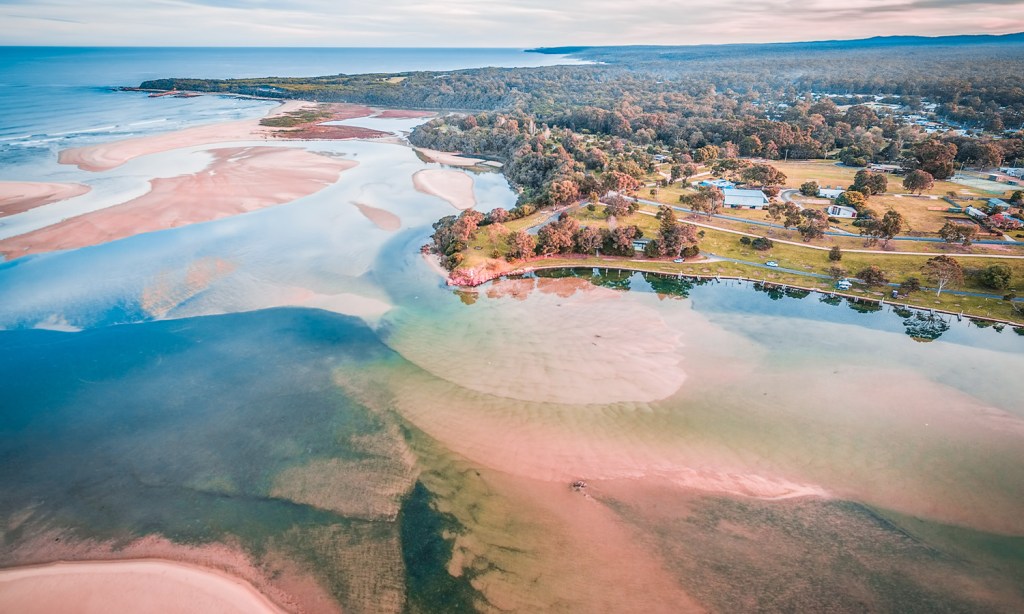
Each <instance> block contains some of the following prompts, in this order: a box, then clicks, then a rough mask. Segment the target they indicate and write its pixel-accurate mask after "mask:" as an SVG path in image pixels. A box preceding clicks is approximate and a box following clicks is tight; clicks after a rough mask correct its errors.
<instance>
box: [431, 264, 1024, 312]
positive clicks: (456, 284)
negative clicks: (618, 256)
mask: <svg viewBox="0 0 1024 614" xmlns="http://www.w3.org/2000/svg"><path fill="white" fill-rule="evenodd" d="M540 260H543V258H538V259H537V260H527V261H525V262H526V263H532V262H538V261H540ZM625 262H628V261H616V260H612V261H609V263H608V264H592V263H591V264H586V263H582V264H579V265H571V264H548V265H545V264H540V265H530V264H527V265H526V266H520V267H516V268H513V269H509V270H504V271H481V273H482V275H480V274H473V275H470V276H462V277H459V278H456V277H454V275H453V273H454V271H446V275H445V281H446V283H447V284H448V285H449V286H450V287H453V288H458V289H472V288H477V287H479V286H482V285H484V284H486V283H488V282H492V281H495V280H498V279H501V278H503V277H515V276H519V275H529V274H530V273H534V272H536V271H551V270H557V269H574V268H595V269H610V270H613V271H628V272H633V273H653V274H655V275H661V276H664V277H683V278H687V279H696V280H700V281H723V280H729V281H743V282H749V283H752V284H761V285H763V286H764V287H766V288H779V289H794V290H804V291H807V292H815V293H817V294H822V295H825V296H839V297H842V298H845V299H847V300H853V301H856V302H858V303H875V304H877V305H879V306H881V305H892V306H894V307H901V308H904V309H913V310H916V311H925V312H929V313H933V314H935V313H941V314H945V315H949V316H954V317H956V318H957V319H958V320H959V319H961V318H967V319H969V320H981V321H984V322H993V323H995V324H1005V325H1007V326H1012V327H1015V328H1016V327H1024V322H1016V321H1014V320H1004V319H1001V318H993V317H989V316H982V315H972V314H970V313H967V312H966V311H960V312H956V311H949V310H948V309H941V308H938V307H926V306H924V305H915V304H913V303H907V302H899V301H888V300H885V298H871V297H867V296H860V295H857V294H850V293H846V292H841V291H836V290H832V291H826V290H822V289H821V288H811V287H807V286H800V285H796V284H790V283H782V282H775V281H767V280H764V279H754V278H753V277H745V276H742V275H705V274H700V273H686V272H683V271H679V272H669V271H654V270H651V269H645V268H640V267H636V266H629V265H628V264H625ZM442 270H443V269H442Z"/></svg>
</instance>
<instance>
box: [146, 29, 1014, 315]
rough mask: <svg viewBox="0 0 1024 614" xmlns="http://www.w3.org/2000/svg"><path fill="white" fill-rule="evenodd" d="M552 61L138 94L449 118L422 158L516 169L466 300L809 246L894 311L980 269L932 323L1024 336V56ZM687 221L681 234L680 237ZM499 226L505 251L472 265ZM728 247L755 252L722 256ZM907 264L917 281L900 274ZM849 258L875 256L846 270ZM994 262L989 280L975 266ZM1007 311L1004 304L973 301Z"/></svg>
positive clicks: (960, 51) (654, 50)
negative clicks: (625, 270) (1002, 321)
mask: <svg viewBox="0 0 1024 614" xmlns="http://www.w3.org/2000/svg"><path fill="white" fill-rule="evenodd" d="M536 51H537V52H541V53H555V54H567V55H568V58H569V59H570V60H571V61H574V62H577V63H575V64H567V65H562V66H549V67H540V68H483V69H470V70H457V71H421V72H405V73H394V74H363V75H344V74H339V75H333V76H324V77H315V78H278V77H267V78H259V79H232V80H203V79H159V80H154V81H147V82H145V83H142V84H141V86H140V87H141V88H143V89H151V90H161V91H169V90H178V91H194V92H213V93H222V94H239V95H249V96H259V97H264V98H272V99H273V98H279V99H304V100H314V101H318V102H348V103H359V104H365V105H372V106H380V107H402V108H418V109H430V110H437V111H445V112H446V113H442V114H441V115H440V116H439V117H438V118H436V119H433V120H431V121H429V122H427V123H425V124H423V125H421V126H419V127H418V128H416V130H415V131H414V132H413V133H412V134H411V136H410V138H409V140H410V142H411V143H412V144H413V145H416V146H420V147H425V148H430V149H435V150H442V151H450V152H462V153H466V154H471V155H473V156H479V157H484V158H489V159H493V160H497V161H500V162H502V163H503V169H502V172H503V173H504V174H505V176H506V177H507V178H508V180H509V182H510V183H511V184H512V186H513V187H514V188H515V189H516V190H517V192H518V193H519V201H518V205H517V207H515V209H513V210H510V211H504V210H499V211H497V212H493V213H492V214H488V215H486V216H481V215H480V214H476V213H475V212H474V213H464V214H463V215H462V216H461V217H460V218H451V219H448V220H442V222H441V223H440V224H439V226H438V229H439V230H438V233H437V234H436V235H435V241H436V244H437V245H436V249H437V250H438V251H439V253H440V254H441V256H442V261H443V262H444V263H445V264H446V265H447V266H448V267H450V268H452V269H461V270H462V273H463V275H462V276H461V277H458V276H456V277H457V278H459V279H464V280H467V281H469V282H475V281H479V280H480V279H484V278H489V277H493V276H495V275H497V274H499V273H501V272H502V271H507V270H509V267H502V266H497V265H495V263H496V262H500V261H509V262H514V261H522V260H529V259H530V258H534V257H537V256H541V257H548V258H550V257H554V256H569V255H572V254H575V255H576V257H587V256H588V254H589V255H595V254H601V250H602V249H603V254H602V255H603V256H609V255H613V256H618V257H620V258H629V257H631V256H632V255H633V254H634V253H637V254H638V255H639V256H641V257H646V258H649V259H659V258H660V259H668V260H679V259H680V258H681V257H682V258H686V257H688V256H692V255H693V252H694V251H696V252H698V253H699V252H701V251H703V252H708V251H709V250H708V247H709V246H714V248H715V250H716V251H715V254H717V255H718V256H726V257H729V258H732V260H734V261H735V262H736V263H742V262H754V261H758V260H760V261H764V260H765V259H766V258H770V257H772V255H773V254H778V253H780V252H779V251H778V250H777V249H776V251H775V252H771V251H767V252H766V251H765V250H756V249H753V248H752V247H751V246H752V245H755V241H757V240H759V239H763V241H759V242H758V243H756V245H760V246H764V245H768V244H770V245H773V246H774V245H776V243H779V242H782V243H783V244H786V243H788V242H790V240H791V239H792V240H795V241H793V242H795V243H797V244H798V245H799V244H801V243H803V244H806V247H807V248H812V249H817V250H826V251H828V250H830V249H832V252H833V257H834V258H835V259H829V260H826V259H824V258H821V262H818V261H816V260H815V261H813V262H812V261H810V260H808V257H807V254H806V252H808V250H806V249H805V250H803V251H802V252H800V253H799V254H798V253H796V252H794V254H793V255H792V257H791V258H789V259H791V260H792V262H791V263H790V264H791V267H790V270H792V271H795V272H800V271H801V270H806V271H813V273H811V272H808V273H803V275H805V276H806V275H817V276H818V277H819V278H831V279H832V280H833V281H835V280H839V281H840V282H844V283H845V280H847V279H850V280H852V281H853V282H854V283H857V284H861V283H862V282H863V284H864V285H863V287H861V286H860V285H858V286H857V287H855V288H854V291H857V290H858V289H861V290H862V291H863V292H864V293H865V294H868V295H872V294H873V295H876V296H882V295H884V294H885V295H887V294H888V293H889V290H887V289H885V288H884V287H882V288H879V286H884V285H885V284H890V285H892V286H894V287H896V289H895V290H894V292H893V295H894V296H896V295H900V296H904V297H905V296H906V295H907V294H908V293H909V292H914V291H916V289H917V288H918V287H921V284H922V283H923V284H924V285H925V286H928V287H931V286H929V284H932V285H935V284H937V283H938V282H937V281H935V279H936V274H935V271H934V270H933V269H934V268H935V266H938V265H935V266H932V265H926V261H927V260H928V259H929V258H934V257H936V256H946V257H951V255H952V256H955V255H956V254H961V255H964V256H968V255H969V256H970V257H971V258H972V259H971V260H969V261H968V260H966V259H965V263H964V264H961V263H959V262H958V263H956V268H957V271H954V272H953V273H951V275H952V278H951V279H949V280H944V281H942V283H941V287H942V288H945V287H949V288H956V289H959V290H958V291H962V292H965V293H967V294H970V295H972V296H971V298H970V299H967V298H961V299H946V298H942V297H941V291H942V290H941V288H940V292H939V294H938V295H937V298H939V300H938V301H935V302H937V303H940V304H941V305H942V306H943V308H947V309H948V310H951V311H954V312H956V311H962V310H967V311H973V312H975V313H978V314H982V315H986V316H989V317H995V318H1007V319H1011V320H1012V319H1016V321H1020V319H1021V317H1022V316H1021V314H1020V313H1019V312H1020V308H1019V307H1020V305H1019V302H1017V301H1016V294H1015V292H1014V291H1015V289H1016V286H1015V285H1014V284H1015V283H1019V282H1020V281H1021V280H1022V279H1024V268H1022V267H1021V264H1020V263H1021V260H1017V259H1016V258H1018V257H1021V256H1022V255H1024V254H1022V253H1021V252H1020V248H1019V246H1017V245H1014V243H1015V238H1014V236H1013V234H1012V233H1013V232H1014V231H1015V230H1019V228H1018V227H1017V226H1016V224H1017V223H1018V222H1022V220H1024V211H1022V210H1021V207H1022V205H1024V194H1022V193H1021V191H1020V190H1019V189H1017V188H1016V187H1015V186H1016V185H1019V182H1017V181H1015V180H1014V177H1015V176H1014V175H1012V174H1011V175H1005V174H1002V175H1000V176H999V177H998V178H996V179H995V180H994V182H993V181H989V183H990V184H992V185H995V188H994V189H993V187H992V185H988V184H985V185H982V184H981V183H978V182H984V181H986V180H990V179H992V178H993V177H996V175H990V173H1002V171H1001V170H1000V169H1004V170H1006V169H1007V168H1008V169H1009V172H1011V173H1012V172H1013V169H1015V168H1018V167H1019V166H1020V160H1021V159H1024V35H1021V34H1015V35H1006V36H971V37H939V38H920V37H894V38H877V39H866V40H858V41H827V42H817V43H787V44H763V45H721V46H715V45H702V46H682V47H657V46H650V47H646V46H639V47H581V48H550V49H539V50H536ZM580 61H582V62H586V63H578V62H580ZM803 161H806V163H805V165H804V166H793V165H794V164H801V163H802V162H803ZM971 173H973V175H971ZM965 178H966V180H965ZM975 179H977V180H978V181H974V180H975ZM954 181H957V182H958V183H953V182H954ZM1000 181H1001V182H1003V183H998V182H1000ZM716 182H717V183H716ZM722 182H724V183H722ZM972 182H973V183H972ZM723 187H725V189H726V190H731V189H733V188H742V189H746V190H748V191H749V190H755V191H760V192H763V193H764V195H765V203H764V205H765V206H752V207H749V206H747V205H736V204H735V202H737V201H735V200H734V201H733V203H732V204H730V202H729V197H728V196H727V195H726V194H724V193H723V190H722V188H723ZM641 197H642V198H641ZM901 197H919V198H922V199H924V198H927V199H932V200H935V199H939V198H943V199H945V200H941V201H939V202H938V203H932V202H929V203H924V202H923V201H918V202H917V204H916V205H915V206H910V205H908V204H907V203H910V202H913V201H910V200H908V199H907V198H901ZM746 198H748V199H749V198H751V197H750V196H747V197H746ZM623 199H624V200H623ZM992 199H994V200H996V201H999V203H1002V204H999V203H991V202H989V200H992ZM927 205H931V206H930V207H929V206H927ZM1003 205H1005V207H1004V206H1003ZM830 207H831V208H830ZM551 208H556V209H558V210H559V211H561V214H560V215H552V214H551V213H550V209H551ZM723 208H725V209H738V210H744V209H754V210H755V211H751V212H744V213H735V214H732V213H731V211H730V212H729V213H730V215H728V216H726V215H722V213H723V211H722V210H723ZM537 209H541V212H540V213H536V211H537ZM973 211H977V212H978V214H977V215H975V214H974V213H972V212H973ZM630 216H633V217H630ZM636 216H639V217H636ZM645 216H650V220H651V221H650V222H649V223H646V222H644V221H643V218H645ZM700 216H704V217H703V218H702V217H700ZM837 216H839V217H837ZM676 217H678V218H679V220H678V224H681V225H684V226H686V230H685V231H677V230H674V229H673V228H674V226H673V225H674V224H677V222H676ZM469 218H473V219H469ZM478 218H479V219H478ZM666 218H667V219H669V220H671V223H668V222H665V221H664V220H665V219H666ZM728 218H732V219H728ZM748 218H749V219H750V220H751V222H749V223H746V224H744V221H745V220H746V219H748ZM847 218H849V219H847ZM570 219H572V220H574V221H569V220H570ZM524 220H525V221H524ZM545 223H546V224H547V225H546V226H545ZM488 226H490V227H491V228H490V229H489V230H488V237H490V238H489V239H488V241H486V243H487V245H486V246H484V245H479V244H473V243H474V241H475V240H476V239H477V236H478V233H477V231H478V227H479V228H484V227H488ZM539 226H544V227H543V228H539ZM513 227H515V228H513ZM645 228H646V232H647V236H646V237H644V232H645ZM581 232H582V233H583V235H580V234H579V233H581ZM723 232H724V233H734V234H735V235H738V236H733V235H729V236H728V237H726V238H727V239H728V243H729V245H728V246H725V245H724V242H725V238H723V237H722V236H720V235H721V233H723ZM495 233H497V234H498V235H500V236H498V237H497V238H495ZM463 235H465V236H463ZM1018 235H1019V236H1021V237H1024V234H1021V233H1019V232H1018ZM737 239H746V242H742V241H737ZM773 240H774V241H775V243H773ZM910 240H914V241H917V243H914V244H913V245H911V244H910V243H909V242H908V241H910ZM901 241H903V242H902V243H901ZM477 243H479V241H477ZM698 244H699V246H698ZM470 247H473V248H475V249H470ZM786 249H789V248H788V247H787V248H786ZM911 249H913V253H914V254H918V255H919V256H920V258H919V259H920V260H921V262H914V263H913V266H907V262H908V261H909V257H907V258H903V259H902V260H901V261H900V263H898V264H895V263H892V264H890V261H889V260H886V258H891V256H886V255H885V254H887V253H890V252H897V253H898V252H901V251H902V252H908V254H909V253H910V250H911ZM591 250H593V253H591ZM634 250H635V252H634ZM835 250H839V251H844V250H845V251H847V252H858V255H857V256H856V257H857V258H862V257H861V256H860V255H859V253H860V252H864V253H872V252H878V256H877V257H875V256H872V257H870V258H869V257H867V256H864V257H863V258H867V260H865V262H864V264H863V266H862V265H861V264H858V268H857V269H856V270H847V269H845V268H843V267H840V266H839V257H836V256H835ZM473 252H476V253H473ZM481 252H482V253H481ZM954 252H955V253H954ZM986 254H991V258H992V260H991V261H988V260H986V261H982V260H978V259H976V258H977V257H978V256H985V255H986ZM787 256H788V255H787ZM997 258H998V259H1001V260H996V259H997ZM772 262H774V261H772ZM967 262H970V263H971V264H969V265H968V264H966V263H967ZM974 263H977V266H975V265H974ZM993 266H995V267H1001V268H1000V269H999V270H998V271H996V272H995V273H993V272H992V271H989V269H990V268H991V267H993ZM929 267H931V268H929ZM483 268H487V272H483V273H482V272H481V271H482V269H483ZM705 268H706V267H705ZM782 268H786V265H785V264H784V265H783V267H782ZM1003 269H1006V270H1005V271H1004V270H1003ZM710 270H712V271H715V272H720V271H719V270H718V269H710ZM467 271H470V273H467ZM723 271H724V270H723ZM772 275H773V276H775V277H776V278H777V279H779V280H780V281H788V282H792V283H798V282H806V281H807V280H806V279H802V278H801V277H799V276H796V277H794V276H793V275H789V276H787V274H786V273H784V272H774V271H773V272H772ZM993 275H995V277H996V278H998V280H997V281H992V279H994V278H993ZM745 276H746V277H750V278H754V276H753V275H745ZM865 277H866V279H865ZM929 279H931V280H932V281H931V282H929ZM1003 279H1005V280H1006V281H1005V282H1004V281H1002V280H1003ZM903 282H905V283H903ZM828 283H832V282H828ZM825 287H828V286H827V285H826V286H825ZM974 295H977V296H974ZM965 296H966V294H965ZM993 298H996V299H1004V300H1001V301H1000V303H999V304H998V305H995V306H989V307H986V308H985V309H982V308H981V307H978V306H976V305H974V304H973V303H972V302H971V301H988V300H990V299H993ZM952 301H956V302H952Z"/></svg>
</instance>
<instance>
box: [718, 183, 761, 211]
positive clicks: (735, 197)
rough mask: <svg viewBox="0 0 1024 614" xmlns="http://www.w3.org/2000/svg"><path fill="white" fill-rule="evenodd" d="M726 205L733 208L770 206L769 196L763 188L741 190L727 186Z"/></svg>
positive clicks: (723, 193)
mask: <svg viewBox="0 0 1024 614" xmlns="http://www.w3.org/2000/svg"><path fill="white" fill-rule="evenodd" d="M722 195H724V196H725V206H726V207H729V208H731V209H764V208H765V207H767V206H768V197H767V196H765V195H764V192H762V191H761V190H741V189H739V188H725V189H724V190H722Z"/></svg>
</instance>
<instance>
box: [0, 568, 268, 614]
mask: <svg viewBox="0 0 1024 614" xmlns="http://www.w3.org/2000/svg"><path fill="white" fill-rule="evenodd" d="M0 611H3V612H19V613H20V614H51V613H54V612H61V613H64V614H72V613H74V614H92V613H95V614H106V613H107V612H132V613H134V614H173V613H177V612H180V613H182V614H186V613H187V614H230V613H232V612H237V613H239V614H249V613H253V614H255V613H260V612H272V613H279V612H283V610H281V609H280V608H278V607H277V606H275V605H274V604H273V603H272V602H271V601H270V600H269V599H267V598H266V597H264V596H263V595H262V594H261V593H260V592H259V591H257V590H256V589H255V588H253V587H252V585H250V584H248V583H247V582H244V581H242V580H240V579H238V578H233V577H231V576H229V575H227V574H224V573H221V572H218V571H213V570H210V569H204V568H202V567H197V566H193V565H185V564H182V563H173V562H170V561H161V560H136V561H92V562H86V563H55V564H52V565H40V566H31V567H17V568H14V569H6V570H2V571H0Z"/></svg>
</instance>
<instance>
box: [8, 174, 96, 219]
mask: <svg viewBox="0 0 1024 614" xmlns="http://www.w3.org/2000/svg"><path fill="white" fill-rule="evenodd" d="M91 189H92V188H90V187H89V186H87V185H82V184H80V183H42V182H35V181H0V217H6V216H8V215H15V214H18V213H24V212H26V211H28V210H30V209H35V208H36V207H42V206H43V205H49V204H52V203H55V202H59V201H62V200H67V199H69V198H74V197H76V196H81V195H82V194H85V193H86V192H88V191H89V190H91Z"/></svg>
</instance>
